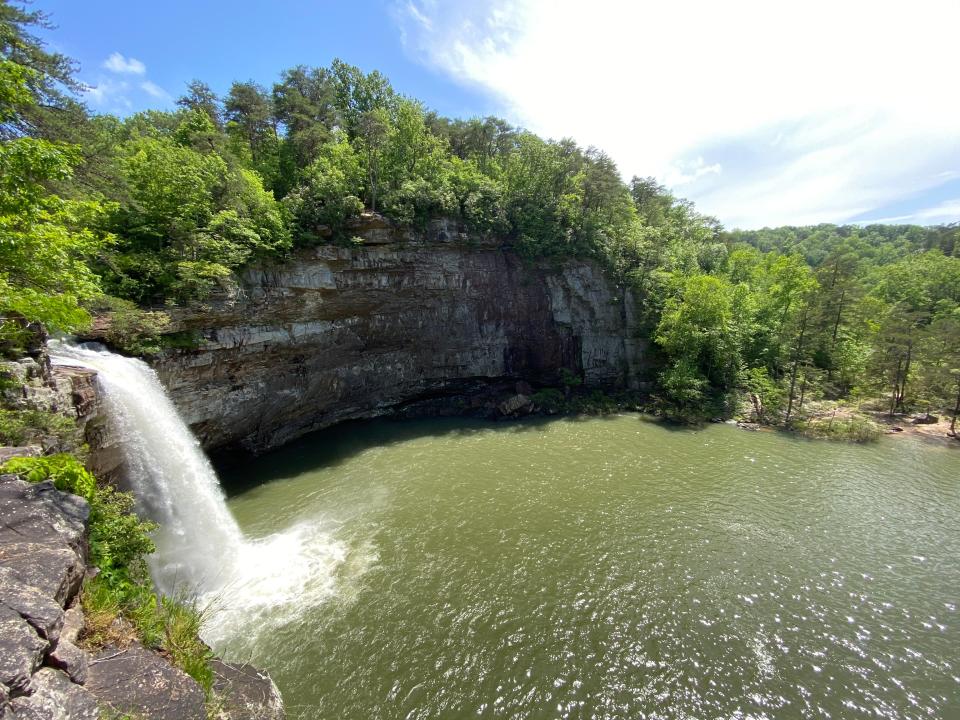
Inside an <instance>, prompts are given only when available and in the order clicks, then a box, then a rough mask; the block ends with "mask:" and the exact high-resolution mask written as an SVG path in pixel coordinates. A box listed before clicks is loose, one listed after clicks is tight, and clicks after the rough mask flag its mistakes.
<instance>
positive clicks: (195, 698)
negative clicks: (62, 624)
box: [85, 643, 207, 720]
mask: <svg viewBox="0 0 960 720" xmlns="http://www.w3.org/2000/svg"><path fill="white" fill-rule="evenodd" d="M85 687H86V689H87V690H89V691H90V692H91V693H93V694H94V695H95V696H96V698H97V700H98V701H99V702H100V704H101V705H103V706H105V707H108V708H110V709H111V710H113V711H114V712H116V713H126V714H129V715H133V716H134V717H140V716H143V717H147V718H150V720H206V717H207V715H206V709H205V707H204V694H203V689H202V688H201V687H200V685H199V684H198V683H197V682H196V681H195V680H194V679H193V678H191V677H190V676H189V675H187V674H185V673H183V672H181V671H180V670H178V669H177V668H175V667H173V665H171V664H170V663H169V662H168V661H167V660H165V659H164V658H163V657H161V656H160V655H158V654H157V653H154V652H151V651H150V650H147V649H146V648H145V647H143V646H142V645H139V644H137V643H134V644H132V645H131V646H130V647H128V648H126V649H117V648H113V647H108V648H106V649H104V650H103V651H102V652H100V653H99V654H98V655H97V656H96V657H95V658H94V659H93V660H91V661H90V666H89V669H88V672H87V682H86V685H85Z"/></svg>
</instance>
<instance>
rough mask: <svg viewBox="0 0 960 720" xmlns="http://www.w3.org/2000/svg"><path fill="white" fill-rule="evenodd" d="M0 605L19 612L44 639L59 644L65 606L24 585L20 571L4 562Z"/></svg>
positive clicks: (0, 577) (0, 576)
mask: <svg viewBox="0 0 960 720" xmlns="http://www.w3.org/2000/svg"><path fill="white" fill-rule="evenodd" d="M0 607H6V608H8V609H10V610H12V611H13V612H15V613H17V614H18V615H20V617H22V618H23V619H24V620H26V621H27V622H28V623H29V624H30V625H31V626H32V627H33V629H34V630H35V631H36V632H37V634H38V635H39V636H40V637H41V638H43V639H44V640H46V641H47V642H49V643H50V644H51V645H53V644H56V642H57V639H58V638H59V636H60V630H61V628H62V627H63V609H62V608H61V607H60V606H59V605H58V604H57V603H56V602H54V601H53V599H52V597H50V596H48V595H46V594H45V593H43V592H41V591H40V590H38V589H37V588H35V587H33V586H31V585H26V584H24V583H23V581H22V580H21V577H20V575H19V574H18V573H16V572H15V571H14V570H11V569H10V568H9V567H7V566H4V565H0Z"/></svg>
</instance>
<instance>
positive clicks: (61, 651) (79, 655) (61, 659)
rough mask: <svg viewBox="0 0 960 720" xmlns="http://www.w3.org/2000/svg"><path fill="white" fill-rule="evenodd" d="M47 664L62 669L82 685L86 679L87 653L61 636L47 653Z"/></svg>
mask: <svg viewBox="0 0 960 720" xmlns="http://www.w3.org/2000/svg"><path fill="white" fill-rule="evenodd" d="M47 665H50V666H51V667H55V668H57V669H58V670H63V672H65V673H66V674H67V675H68V676H69V678H70V679H71V680H72V681H73V682H75V683H79V684H80V685H83V684H84V683H85V682H86V681H87V670H88V668H89V655H88V654H87V652H86V651H84V650H81V649H80V648H78V647H77V646H76V645H74V644H73V643H72V642H70V641H69V640H65V639H64V638H62V637H61V638H60V642H58V643H57V646H56V647H55V648H53V650H51V651H50V652H49V654H48V655H47Z"/></svg>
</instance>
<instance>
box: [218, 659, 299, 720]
mask: <svg viewBox="0 0 960 720" xmlns="http://www.w3.org/2000/svg"><path fill="white" fill-rule="evenodd" d="M211 666H212V668H213V677H214V680H213V689H214V691H215V692H216V693H217V695H219V696H220V699H221V702H222V703H223V705H222V709H221V715H220V717H221V718H222V720H283V718H285V717H286V714H285V713H284V710H283V700H282V699H281V697H280V691H279V690H277V686H276V685H275V684H274V682H273V680H271V679H270V676H269V675H267V674H266V673H265V672H261V671H260V670H257V669H256V668H255V667H253V666H251V665H239V664H234V663H226V662H223V661H221V660H214V661H213V662H212V663H211Z"/></svg>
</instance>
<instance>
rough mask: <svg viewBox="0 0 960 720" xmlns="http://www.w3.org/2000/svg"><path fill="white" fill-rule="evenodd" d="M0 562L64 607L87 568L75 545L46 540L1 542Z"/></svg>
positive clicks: (23, 581) (0, 564) (26, 582)
mask: <svg viewBox="0 0 960 720" xmlns="http://www.w3.org/2000/svg"><path fill="white" fill-rule="evenodd" d="M0 566H3V567H5V568H7V569H8V570H9V571H11V573H12V574H13V575H14V576H15V577H16V578H18V579H19V581H20V582H21V583H22V584H23V585H27V586H29V587H32V588H34V589H35V590H36V591H37V592H39V593H41V594H42V595H45V596H47V597H49V598H53V600H55V601H56V602H57V603H59V604H60V606H61V607H63V606H64V605H66V604H67V600H69V599H70V598H72V597H73V596H74V595H76V594H77V591H78V590H79V589H80V585H81V584H82V583H83V575H84V573H85V572H86V564H85V563H84V561H83V559H82V558H81V557H80V556H79V555H77V553H76V552H74V551H73V550H72V549H70V548H69V547H62V546H61V547H54V546H51V545H48V544H46V543H43V542H20V543H7V544H0ZM60 624H61V625H62V624H63V619H62V618H61V619H60ZM57 632H59V627H58V628H57Z"/></svg>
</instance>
